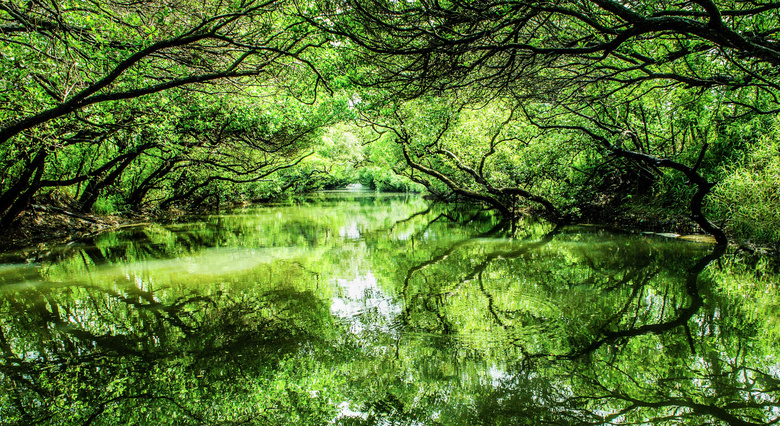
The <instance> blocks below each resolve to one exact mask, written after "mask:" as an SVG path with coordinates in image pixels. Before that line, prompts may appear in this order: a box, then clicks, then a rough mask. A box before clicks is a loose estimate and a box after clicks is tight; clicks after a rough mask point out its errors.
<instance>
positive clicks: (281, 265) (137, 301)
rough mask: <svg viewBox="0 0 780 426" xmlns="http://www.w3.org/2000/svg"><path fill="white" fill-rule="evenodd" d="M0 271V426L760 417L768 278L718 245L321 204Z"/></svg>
mask: <svg viewBox="0 0 780 426" xmlns="http://www.w3.org/2000/svg"><path fill="white" fill-rule="evenodd" d="M5 259H7V260H6V261H7V262H9V261H13V262H15V263H6V264H5V265H4V266H2V268H0V389H1V390H0V423H2V424H64V425H70V424H74V425H75V424H96V425H97V424H237V423H242V424H344V425H357V424H361V425H368V424H393V425H395V424H398V425H417V424H447V425H474V424H482V425H494V424H495V425H498V424H529V425H538V424H555V425H581V424H723V425H760V424H773V423H776V421H777V418H778V416H780V408H778V405H779V404H778V397H779V396H780V365H779V364H780V362H778V359H780V357H778V352H779V351H780V350H779V349H778V347H780V345H778V344H777V343H778V341H780V331H778V329H780V327H778V326H779V325H780V321H778V310H777V308H776V306H777V300H780V298H779V297H778V287H780V282H779V280H778V275H777V265H776V264H774V263H773V261H771V260H768V259H764V258H754V257H745V256H743V255H738V254H735V253H727V252H726V251H725V250H724V249H723V248H720V247H713V246H708V245H701V244H691V243H684V242H678V241H670V240H665V239H661V238H652V237H644V236H636V235H618V234H613V233H609V232H607V231H604V230H600V229H597V228H584V227H564V228H560V227H553V226H552V225H550V224H547V223H544V222H536V221H533V220H531V219H527V220H526V221H525V222H523V223H521V224H520V226H518V227H513V226H511V225H509V224H506V223H503V222H501V221H498V220H495V219H494V218H492V217H491V216H490V215H489V214H486V213H484V212H472V213H468V212H452V211H446V210H443V208H442V207H440V206H428V205H426V204H425V203H424V202H423V201H422V200H419V199H414V198H408V197H400V198H393V197H382V198H377V199H371V198H367V197H360V199H359V200H358V199H352V200H350V199H340V198H338V197H337V194H328V195H327V197H326V198H325V199H324V200H322V199H321V200H319V201H311V202H309V203H307V204H306V205H295V206H275V207H273V208H256V209H249V210H242V211H237V212H232V213H231V214H226V215H221V216H214V217H204V218H201V220H200V221H198V222H190V223H182V224H171V225H166V226H160V225H155V226H151V227H148V228H143V229H136V230H129V231H126V232H124V233H116V234H110V235H105V236H101V237H99V238H96V239H95V240H93V241H85V242H83V244H81V245H71V246H69V247H64V248H57V249H53V250H51V251H49V252H47V253H43V254H41V253H33V252H20V253H16V254H13V255H11V256H7V257H6V258H5Z"/></svg>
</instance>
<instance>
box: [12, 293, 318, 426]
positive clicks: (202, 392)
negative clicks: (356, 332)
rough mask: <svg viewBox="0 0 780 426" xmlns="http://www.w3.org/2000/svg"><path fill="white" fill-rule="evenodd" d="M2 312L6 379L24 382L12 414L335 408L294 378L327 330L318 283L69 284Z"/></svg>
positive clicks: (257, 413)
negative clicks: (274, 286)
mask: <svg viewBox="0 0 780 426" xmlns="http://www.w3.org/2000/svg"><path fill="white" fill-rule="evenodd" d="M85 300H89V301H91V302H90V304H84V303H83V301H85ZM3 311H4V312H3V317H4V318H6V320H5V321H3V323H4V324H3V326H2V328H3V330H4V335H3V339H2V341H3V342H4V344H3V355H4V360H5V361H4V362H3V371H4V372H5V374H6V375H7V376H6V378H5V380H4V381H5V382H6V385H7V386H5V388H6V389H13V390H14V391H13V392H11V393H10V394H8V395H6V396H5V398H4V400H3V402H2V404H1V405H0V407H2V411H3V412H4V415H3V417H4V418H5V419H17V420H18V421H20V422H23V423H32V422H40V421H47V419H52V418H63V419H64V418H67V419H69V421H68V422H85V423H90V422H92V421H93V420H96V419H98V418H100V419H104V418H105V417H111V416H112V415H113V416H117V417H118V419H121V421H120V422H119V423H123V424H127V423H149V422H154V423H161V422H165V421H168V420H169V419H173V418H176V417H182V418H184V419H190V420H191V421H198V422H207V423H213V422H217V421H220V420H231V419H232V420H233V421H240V420H244V421H259V420H260V419H262V418H266V417H268V416H270V417H271V418H273V419H276V420H278V419H279V418H280V417H279V416H280V415H282V414H283V413H284V414H285V416H288V417H289V416H294V415H295V413H296V412H300V410H303V409H305V408H306V407H305V406H307V405H308V406H310V408H311V409H312V410H314V411H313V412H312V414H318V415H325V416H328V415H331V416H332V413H330V412H329V410H323V409H321V408H316V407H315V406H316V405H317V404H318V402H317V400H310V399H311V398H310V397H309V395H308V393H307V392H308V391H306V390H305V389H299V388H297V387H296V386H295V385H294V384H293V383H285V381H286V380H290V381H291V382H294V381H295V380H297V379H298V378H299V377H298V376H297V375H298V374H304V372H301V371H297V370H296V369H294V368H293V366H291V365H288V364H287V363H288V362H289V361H287V358H288V357H289V354H294V353H295V352H296V351H298V350H299V344H301V343H304V342H305V343H306V344H307V345H314V344H316V342H317V341H319V340H320V339H321V336H324V335H325V334H326V333H322V332H321V331H320V330H321V329H322V327H325V326H327V324H326V323H324V319H326V318H328V315H327V313H328V307H327V306H326V305H323V303H322V301H321V300H318V299H317V298H316V297H314V296H313V295H312V294H310V293H309V294H307V293H306V292H300V291H292V290H279V291H273V292H265V293H263V292H261V293H255V294H249V293H244V294H237V295H229V294H225V293H220V292H215V293H213V294H210V295H206V294H196V293H192V294H190V295H186V296H181V297H176V298H173V299H171V300H158V296H156V295H154V294H152V293H150V292H144V291H142V290H139V289H138V288H135V289H133V288H131V287H128V288H126V289H125V290H124V291H114V290H106V289H101V288H98V287H92V288H82V289H79V288H73V287H67V288H62V289H52V290H50V291H46V292H41V291H37V290H29V291H20V292H17V293H14V294H6V295H5V303H4V308H3ZM6 330H7V331H6ZM31 354H35V355H33V356H31ZM284 376H290V377H289V378H288V379H285V378H284ZM280 380H281V381H280ZM296 389H297V390H296ZM304 396H305V397H304ZM42 402H43V404H41V403H42ZM205 407H209V408H205ZM290 410H292V411H290ZM329 413H330V414H329ZM290 420H291V421H292V418H291V419H290ZM101 421H105V420H101Z"/></svg>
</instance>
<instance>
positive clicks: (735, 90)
mask: <svg viewBox="0 0 780 426" xmlns="http://www.w3.org/2000/svg"><path fill="white" fill-rule="evenodd" d="M778 22H780V4H778V3H776V2H772V1H741V0H731V1H714V0H701V1H691V2H682V3H669V2H664V1H656V0H645V1H636V2H629V3H625V2H617V1H611V0H598V1H578V0H566V1H546V0H545V1H487V0H486V1H457V0H456V1H427V0H416V1H405V2H395V1H386V0H339V1H322V2H304V1H300V0H266V1H252V0H241V1H233V2H205V3H191V2H186V1H185V2H180V1H167V0H163V1H160V0H149V1H146V0H144V1H141V2H133V3H125V2H116V1H112V0H109V1H102V0H93V1H89V2H81V1H73V2H71V1H63V0H47V1H32V2H20V1H15V0H11V1H6V2H4V3H3V4H2V5H1V6H0V44H1V45H2V54H1V55H0V75H2V78H0V86H2V89H3V90H2V91H0V98H1V99H2V101H3V107H2V109H0V153H1V154H2V157H1V159H0V162H1V163H2V164H0V166H2V168H1V170H2V171H0V215H1V217H0V222H2V224H3V226H4V227H10V226H11V225H12V224H13V223H15V221H16V220H17V219H19V218H20V216H21V215H23V214H24V213H25V212H27V211H30V210H31V209H35V208H36V207H35V206H40V205H41V204H42V203H45V202H47V200H48V202H51V200H52V199H57V200H59V203H60V204H62V206H61V207H63V208H67V209H69V210H77V211H80V212H91V211H96V212H128V211H148V210H149V209H158V210H167V209H171V208H186V209H190V208H193V207H197V206H211V207H214V206H217V205H219V204H220V203H231V202H241V201H253V200H264V199H270V198H272V197H275V196H279V195H280V194H289V193H291V192H305V191H309V190H312V189H317V188H322V187H335V186H341V185H346V184H348V183H352V182H355V181H360V182H362V183H364V184H367V185H368V186H371V187H376V188H385V189H404V190H409V189H415V190H419V189H420V188H425V190H427V191H429V192H431V193H432V194H434V195H436V196H438V197H442V198H457V199H465V200H470V201H471V202H475V203H480V204H485V205H487V206H490V207H492V208H495V209H497V210H499V211H501V212H502V213H503V214H504V215H506V216H517V215H518V214H520V212H523V211H525V210H527V209H530V211H533V212H535V213H538V214H542V215H544V216H546V217H547V218H549V219H550V220H553V221H555V222H558V223H563V222H571V221H579V220H596V221H601V222H603V221H605V220H607V221H608V220H609V216H610V215H619V214H621V212H622V213H625V212H626V211H627V210H628V211H630V212H637V213H636V215H639V216H642V215H647V214H648V209H649V210H650V211H651V213H652V212H655V213H656V214H658V215H661V216H663V215H664V213H659V211H662V210H666V212H667V213H665V214H666V216H674V215H680V214H687V215H690V216H691V218H692V224H693V226H698V227H699V228H698V229H701V230H703V231H705V232H707V233H710V234H712V235H713V236H715V238H716V239H717V240H718V242H720V243H724V242H725V241H726V240H727V238H728V237H727V234H730V235H732V236H734V235H736V234H739V233H740V232H741V233H743V235H740V237H744V238H753V239H758V240H763V241H771V240H772V239H773V238H775V236H776V234H775V233H773V231H771V230H770V229H773V228H777V227H776V226H774V225H776V223H777V221H778V220H780V218H778V217H776V215H773V214H772V213H771V212H772V211H774V210H777V209H774V207H775V206H778V203H780V200H778V197H777V195H776V193H774V194H773V192H772V191H771V188H772V187H774V185H775V184H776V183H777V179H778V178H777V177H776V176H775V175H774V174H773V173H771V170H774V168H775V167H777V165H778V164H780V160H778V158H777V155H776V153H775V154H773V152H774V151H773V150H772V149H771V148H770V149H769V150H768V151H767V149H766V148H765V147H766V146H776V144H777V142H776V141H777V139H778V137H777V129H776V119H775V117H776V115H777V113H778V112H780V100H779V99H778V94H779V93H780V86H779V85H778V72H780V71H778V70H779V69H780V68H778V66H779V65H780V41H778V33H779V32H780V24H778ZM334 132H338V133H340V134H341V135H343V136H337V137H335V136H334ZM350 141H351V142H350ZM356 141H357V143H356ZM334 144H336V145H334ZM344 150H348V151H350V153H349V155H345V153H344V152H343V151H344ZM762 153H763V154H762ZM345 158H349V159H350V160H349V161H346V162H344V161H343V159H345ZM756 159H760V160H758V161H759V163H760V164H758V163H756ZM751 169H754V170H758V173H759V175H758V176H757V177H755V178H753V179H754V181H756V182H758V186H757V187H755V189H753V190H752V191H749V194H750V195H748V196H745V194H744V193H743V192H742V191H741V190H739V189H738V188H741V186H740V185H741V182H745V179H746V173H748V174H749V173H752V172H751V171H750V170H751ZM740 176H741V177H740ZM721 181H722V182H724V184H722V185H717V184H718V182H721ZM713 194H714V197H713ZM643 206H644V207H643ZM648 206H654V207H648ZM767 206H769V207H767ZM602 212H605V213H602ZM630 214H632V215H633V214H635V213H630ZM750 216H758V217H761V220H762V224H761V225H760V226H758V227H757V228H751V227H749V226H747V225H746V224H745V219H739V218H742V217H745V218H746V217H750ZM691 229H693V228H691ZM735 233H736V234H735Z"/></svg>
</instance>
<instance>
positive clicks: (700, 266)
mask: <svg viewBox="0 0 780 426" xmlns="http://www.w3.org/2000/svg"><path fill="white" fill-rule="evenodd" d="M725 251H726V247H725V246H722V245H718V246H715V248H714V249H713V251H712V253H710V254H708V255H707V256H705V257H703V258H702V259H700V260H699V261H698V262H696V264H695V265H694V266H693V267H692V268H691V269H689V270H688V273H687V278H686V285H685V289H686V292H687V293H688V296H689V297H690V298H691V303H690V305H688V307H687V308H683V309H680V310H679V311H678V315H677V318H675V319H673V320H671V321H666V322H661V323H658V324H645V325H642V326H639V327H636V328H628V329H625V330H619V331H609V330H601V335H602V336H603V337H601V338H599V339H597V340H594V341H593V342H591V343H590V344H589V345H587V346H585V347H583V348H582V349H580V350H577V351H575V352H573V353H571V354H568V355H564V356H562V358H566V359H576V358H579V357H581V356H583V355H587V354H590V353H593V352H594V351H596V350H597V349H599V348H600V347H601V346H603V345H604V344H606V343H609V342H614V341H617V340H620V339H624V338H628V337H637V336H641V335H645V334H660V333H663V332H666V331H670V330H673V329H675V328H677V327H681V326H684V325H685V324H687V323H688V321H689V320H690V319H691V318H692V317H693V315H695V314H696V312H698V311H699V308H701V306H702V304H703V299H702V297H701V294H699V286H698V278H699V275H700V274H701V273H702V271H704V268H706V267H707V265H709V264H710V263H712V262H713V261H715V260H717V259H719V258H720V257H721V256H723V254H724V253H725Z"/></svg>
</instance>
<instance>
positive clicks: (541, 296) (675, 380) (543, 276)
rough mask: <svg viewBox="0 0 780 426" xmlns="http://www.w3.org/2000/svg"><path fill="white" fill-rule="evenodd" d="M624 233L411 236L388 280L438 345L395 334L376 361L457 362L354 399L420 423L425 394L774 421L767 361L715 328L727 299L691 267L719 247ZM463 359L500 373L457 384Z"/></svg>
mask: <svg viewBox="0 0 780 426" xmlns="http://www.w3.org/2000/svg"><path fill="white" fill-rule="evenodd" d="M493 236H496V234H494V235H493ZM480 237H484V236H480ZM613 238H614V237H613ZM627 238H628V239H629V241H631V243H630V244H628V245H626V243H623V242H622V240H621V239H620V238H616V240H617V241H616V242H614V243H607V244H606V245H605V244H603V243H600V242H598V241H599V240H598V239H595V240H594V241H592V242H591V241H590V238H589V237H588V233H587V232H584V233H582V232H581V233H577V232H574V233H572V232H571V230H563V231H562V232H561V231H560V230H555V231H553V232H550V233H547V234H546V235H545V234H544V233H541V234H537V235H536V236H535V237H532V238H531V239H529V240H514V241H512V240H500V241H490V240H481V239H480V238H468V237H466V238H463V239H459V240H456V241H451V242H449V243H447V244H444V245H438V246H436V247H435V248H430V249H429V250H428V251H427V252H426V251H424V250H423V249H418V256H417V257H418V259H419V260H417V261H416V262H412V263H409V262H408V261H407V263H406V265H408V266H407V267H406V268H405V269H404V272H403V276H402V277H400V278H399V279H398V280H397V285H398V286H399V287H400V289H399V293H400V294H401V295H402V296H403V300H404V302H405V304H404V311H403V322H404V326H405V327H406V329H407V330H413V331H419V332H423V333H426V335H427V334H428V333H434V334H435V335H437V336H441V338H440V341H439V343H438V344H435V345H433V347H435V348H436V350H437V351H438V352H434V353H431V352H430V350H429V349H426V348H427V347H428V346H429V345H430V344H428V345H422V344H420V343H418V342H415V341H414V340H413V339H412V340H409V341H404V340H403V339H404V338H403V337H401V339H402V340H400V341H398V342H396V343H395V344H396V350H395V355H394V357H395V360H393V361H389V360H388V361H385V362H395V363H398V362H401V363H402V364H405V363H409V364H408V365H409V366H410V367H411V366H412V365H414V366H415V367H414V368H422V365H425V366H428V365H430V366H431V367H427V368H433V369H434V370H436V369H437V366H442V367H438V368H451V369H454V371H462V372H461V373H460V376H457V375H456V376H455V377H457V378H456V379H453V378H452V377H451V376H442V377H438V378H434V377H435V376H430V375H429V374H428V373H427V372H426V373H420V376H419V378H418V379H417V380H421V381H424V383H416V382H414V381H410V379H405V380H401V382H400V383H398V380H399V377H396V378H394V379H390V378H388V380H389V382H388V384H387V386H389V387H390V388H391V390H390V391H386V392H384V393H382V392H377V393H375V394H372V395H371V396H370V397H369V399H368V401H372V402H370V403H367V404H368V405H366V408H367V409H368V410H369V411H370V412H371V413H373V416H374V418H377V419H378V418H393V419H396V420H397V422H398V423H401V424H405V423H409V422H414V421H417V422H425V419H429V418H430V417H428V416H430V415H431V412H430V411H426V410H425V408H424V407H425V406H426V404H430V405H431V406H435V407H436V408H432V410H442V406H443V405H442V404H443V403H441V402H437V398H436V397H434V395H439V397H438V400H446V401H447V403H446V406H447V407H448V409H445V410H443V411H436V412H437V413H440V414H441V415H442V416H443V415H444V414H443V413H444V412H446V413H447V414H448V415H450V416H452V417H449V419H452V418H456V419H458V420H455V421H452V424H476V423H479V424H483V423H484V424H504V423H511V424H688V423H695V424H699V423H702V422H703V423H707V422H710V423H712V424H730V425H731V424H735V425H749V424H771V423H773V422H775V421H776V420H774V417H773V416H772V415H771V413H772V410H774V409H776V407H778V405H779V404H778V401H777V396H776V395H777V393H778V391H780V387H779V386H778V384H780V380H778V379H777V378H776V377H775V376H774V374H773V373H772V371H773V370H772V368H774V367H773V366H772V365H771V362H770V363H767V360H766V358H763V359H762V357H761V356H760V355H759V354H758V353H755V352H754V348H752V346H753V344H751V343H749V342H750V340H751V339H752V337H750V336H751V333H754V331H750V330H749V329H750V327H747V328H744V329H743V328H739V329H738V330H735V331H728V327H726V325H725V324H724V322H723V321H724V319H723V318H724V317H726V316H728V315H734V314H735V312H734V310H733V309H731V308H729V306H728V305H727V304H724V305H720V304H719V301H718V300H717V299H716V298H714V296H713V295H712V294H711V290H710V286H711V283H710V282H708V281H706V280H704V278H703V277H706V276H707V275H704V274H703V272H704V271H705V270H706V268H707V266H708V265H711V264H712V263H713V262H714V261H715V260H717V259H719V258H721V256H723V254H724V248H722V247H716V248H714V249H713V250H712V251H711V252H710V253H708V254H705V255H704V256H701V255H699V252H700V251H701V250H699V249H698V248H696V247H695V246H690V245H688V246H683V245H681V244H672V245H671V247H670V248H663V246H659V245H658V244H656V243H655V242H652V241H650V242H646V240H642V239H640V238H635V237H627ZM599 244H601V246H599ZM425 253H427V255H426V254H425ZM697 257H698V259H697ZM399 260H402V258H399ZM395 263H396V264H397V263H398V262H395ZM703 280H704V281H703ZM478 295H479V296H481V300H480V298H479V297H478ZM508 295H510V296H508ZM554 308H556V309H554ZM734 322H738V320H735V319H731V320H728V322H727V323H729V324H730V323H734ZM745 332H747V334H745ZM473 333H479V334H478V336H481V335H485V336H487V337H485V338H487V339H491V340H494V341H497V342H501V343H496V345H498V347H494V346H493V344H487V345H486V344H484V343H483V342H481V341H480V338H479V337H469V336H470V335H471V334H473ZM463 339H466V340H465V341H464V340H463ZM473 339H476V340H473ZM501 347H503V349H500V348H501ZM759 353H760V352H759ZM415 354H420V356H423V357H432V359H429V360H427V361H421V359H419V358H416V355H415ZM464 354H468V355H466V357H467V358H463V356H464ZM471 362H474V363H478V364H480V365H482V367H478V368H487V367H485V366H484V364H487V365H488V366H489V365H498V366H503V367H499V368H500V369H501V370H503V373H501V375H500V376H499V377H498V378H493V379H489V378H488V379H487V380H486V378H484V377H483V378H482V379H479V384H477V385H472V386H471V387H469V382H468V381H465V382H464V380H468V379H467V378H468V377H470V376H469V375H468V374H474V373H465V372H468V371H470V370H469V369H470V368H474V367H469V365H470V363H471ZM445 366H449V367H445ZM493 368H495V367H493ZM477 371H479V370H477ZM463 374H467V375H466V376H463ZM431 380H433V382H431ZM453 380H456V382H457V383H458V385H453V383H452V381H453ZM464 387H467V388H468V389H464ZM408 392H412V393H415V394H416V395H426V397H425V398H423V399H424V400H425V401H424V402H420V401H417V402H414V401H410V399H409V398H408V397H407V398H405V397H404V395H407V393H408ZM442 395H444V396H442ZM391 400H392V401H397V400H400V401H402V402H403V403H404V404H403V405H401V407H403V408H402V409H401V408H398V407H399V405H398V404H391V403H390V401H391ZM385 402H387V403H385ZM401 413H406V415H405V416H404V415H403V414H401ZM464 413H469V414H464ZM710 423H707V424H710Z"/></svg>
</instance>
